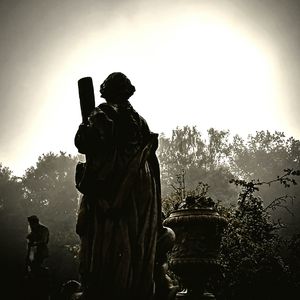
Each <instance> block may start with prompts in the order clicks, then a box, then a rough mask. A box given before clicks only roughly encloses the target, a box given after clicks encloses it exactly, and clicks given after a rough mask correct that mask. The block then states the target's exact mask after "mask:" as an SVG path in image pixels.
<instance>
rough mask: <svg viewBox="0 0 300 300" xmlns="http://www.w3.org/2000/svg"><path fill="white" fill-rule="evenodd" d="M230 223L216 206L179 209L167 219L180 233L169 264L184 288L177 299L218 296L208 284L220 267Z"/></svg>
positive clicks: (165, 223)
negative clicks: (222, 240) (223, 234)
mask: <svg viewBox="0 0 300 300" xmlns="http://www.w3.org/2000/svg"><path fill="white" fill-rule="evenodd" d="M226 224H227V222H226V219H225V218H223V217H221V216H220V215H219V214H218V212H217V211H216V210H215V209H214V208H212V207H206V208H195V209H179V210H176V211H174V212H172V213H171V214H170V216H169V217H168V218H167V219H166V220H165V221H164V225H165V226H168V227H170V228H171V229H173V230H174V232H175V234H176V240H175V245H174V247H173V249H172V252H171V255H170V260H169V266H170V269H171V270H172V271H173V272H174V273H175V274H176V275H177V276H178V277H179V278H180V280H181V282H182V285H183V288H184V290H183V291H182V292H179V293H177V296H176V299H178V300H179V299H182V300H183V299H195V300H196V299H197V300H198V299H215V297H214V295H213V294H211V293H208V292H207V290H206V286H207V283H208V281H209V280H213V277H214V274H216V272H217V271H218V270H219V264H218V261H217V258H218V254H219V251H220V243H221V236H222V232H223V229H224V227H225V225H226Z"/></svg>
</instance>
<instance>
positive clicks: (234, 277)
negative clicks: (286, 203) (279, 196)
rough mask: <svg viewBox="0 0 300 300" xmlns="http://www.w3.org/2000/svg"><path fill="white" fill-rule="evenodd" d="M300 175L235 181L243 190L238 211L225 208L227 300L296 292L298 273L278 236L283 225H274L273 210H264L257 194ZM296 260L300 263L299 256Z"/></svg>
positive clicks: (223, 253)
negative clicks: (285, 253) (263, 187)
mask: <svg viewBox="0 0 300 300" xmlns="http://www.w3.org/2000/svg"><path fill="white" fill-rule="evenodd" d="M299 174H300V173H299V171H293V170H285V173H284V175H282V176H278V177H277V178H276V179H274V180H271V181H268V182H260V181H253V180H252V181H245V180H232V183H234V184H236V185H239V186H241V187H242V190H241V193H240V195H239V199H238V203H237V207H236V208H231V209H225V208H221V213H222V214H223V215H225V216H226V217H227V219H228V221H229V222H228V227H227V229H226V231H225V233H224V237H223V242H222V251H221V262H222V264H223V267H224V275H225V276H224V280H223V297H224V295H226V297H225V298H226V299H227V298H228V299H283V298H285V297H287V295H288V292H289V291H291V293H292V291H293V292H295V289H296V286H295V285H296V281H295V280H293V276H294V271H293V270H292V269H291V265H290V262H289V259H288V258H287V257H286V256H284V255H283V252H284V250H285V249H288V247H287V246H286V242H285V240H284V239H283V238H281V237H280V235H279V234H278V229H280V228H281V224H280V223H278V222H277V223H274V222H272V220H271V218H270V215H269V213H268V210H269V209H270V207H264V205H263V201H262V199H261V198H260V197H259V196H258V195H256V193H257V192H258V191H259V187H260V186H263V185H270V184H274V183H276V182H277V183H280V184H283V185H287V184H288V182H293V183H294V184H295V183H296V181H295V179H294V178H293V176H297V175H299ZM291 176H292V177H291ZM294 260H295V261H298V264H299V262H300V256H299V254H298V257H294ZM291 295H292V294H291Z"/></svg>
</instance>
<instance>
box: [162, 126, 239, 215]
mask: <svg viewBox="0 0 300 300" xmlns="http://www.w3.org/2000/svg"><path fill="white" fill-rule="evenodd" d="M228 137H229V132H228V131H218V130H215V129H212V128H211V129H209V130H208V139H207V140H206V139H204V138H203V137H202V135H201V133H200V132H199V131H198V130H197V129H196V127H195V126H194V127H189V126H184V127H183V128H178V127H177V128H176V129H175V130H173V133H172V136H171V138H168V137H166V136H164V135H162V136H161V137H160V140H159V149H158V158H159V161H160V167H161V178H162V180H161V181H162V195H163V198H164V203H163V204H164V207H169V208H171V206H172V205H171V206H170V203H169V202H170V197H171V198H172V194H173V192H174V189H173V188H172V186H173V187H174V184H176V182H177V181H178V176H180V174H182V172H183V171H184V182H185V189H186V190H187V191H188V190H193V189H194V188H196V186H197V185H198V183H199V181H202V182H205V183H207V184H208V185H209V186H211V195H212V196H213V197H214V198H215V199H217V200H220V201H222V202H223V203H227V204H228V203H230V202H232V201H233V200H234V199H235V198H236V196H237V191H236V189H235V188H234V187H233V186H231V185H230V184H229V180H230V179H231V178H232V177H233V175H232V174H231V172H230V169H229V162H230V160H229V155H230V154H231V145H230V143H229V140H228ZM169 208H167V210H168V209H169Z"/></svg>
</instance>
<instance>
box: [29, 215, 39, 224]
mask: <svg viewBox="0 0 300 300" xmlns="http://www.w3.org/2000/svg"><path fill="white" fill-rule="evenodd" d="M27 220H28V223H29V225H30V227H32V226H35V225H37V224H39V221H40V220H39V218H38V217H37V216H36V215H32V216H30V217H28V218H27Z"/></svg>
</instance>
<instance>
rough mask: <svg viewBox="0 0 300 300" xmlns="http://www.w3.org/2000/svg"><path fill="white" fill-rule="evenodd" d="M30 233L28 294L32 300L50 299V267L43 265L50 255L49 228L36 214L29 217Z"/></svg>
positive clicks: (27, 261) (27, 260)
mask: <svg viewBox="0 0 300 300" xmlns="http://www.w3.org/2000/svg"><path fill="white" fill-rule="evenodd" d="M27 220H28V223H29V226H30V230H31V231H30V233H29V234H28V235H27V237H26V238H27V240H28V250H27V256H26V268H27V270H28V275H27V281H26V292H25V294H26V296H27V298H28V299H32V300H35V299H37V300H43V299H45V300H46V299H49V287H50V286H49V284H50V282H49V274H48V268H47V267H45V266H43V262H44V260H45V259H46V258H47V257H48V256H49V253H48V242H49V230H48V228H47V227H46V226H45V225H43V224H41V223H40V222H39V218H38V217H37V216H35V215H33V216H30V217H28V218H27Z"/></svg>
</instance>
